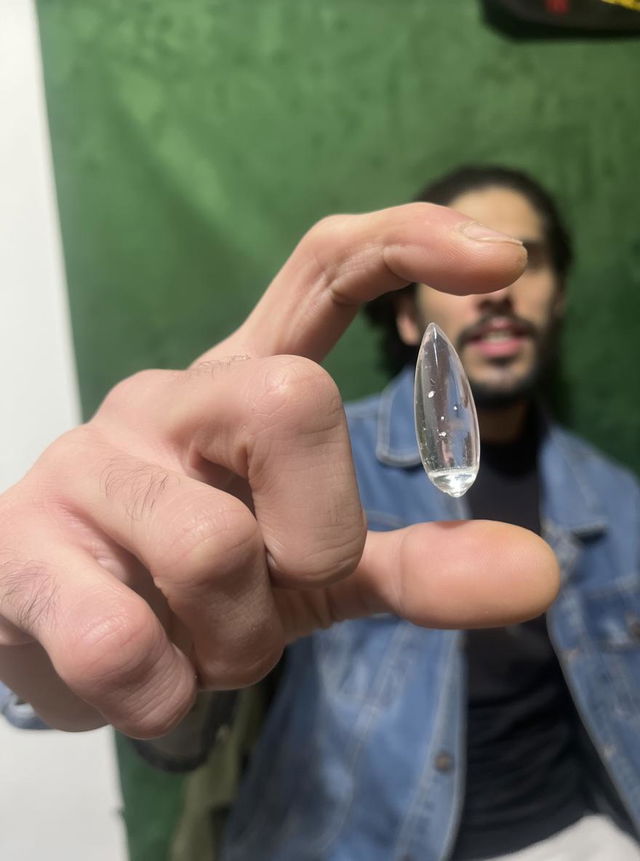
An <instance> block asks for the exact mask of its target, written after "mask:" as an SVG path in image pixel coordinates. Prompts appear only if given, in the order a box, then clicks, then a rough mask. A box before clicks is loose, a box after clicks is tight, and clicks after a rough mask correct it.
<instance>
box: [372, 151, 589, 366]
mask: <svg viewBox="0 0 640 861" xmlns="http://www.w3.org/2000/svg"><path fill="white" fill-rule="evenodd" d="M496 186H497V187H498V188H508V189H511V190H513V191H517V192H518V193H519V194H521V195H522V196H523V197H524V198H526V199H527V200H528V201H529V203H530V204H531V206H532V207H533V208H534V209H535V210H536V212H537V213H538V215H539V216H540V218H541V219H542V225H543V230H544V234H545V240H546V244H547V247H548V248H549V252H550V255H551V261H552V264H553V268H554V270H555V272H556V275H557V277H558V283H559V285H560V287H561V288H562V287H564V284H565V282H566V278H567V273H568V272H569V269H570V267H571V262H572V259H573V252H572V247H571V237H570V235H569V232H568V230H567V228H566V226H565V224H564V222H563V220H562V217H561V215H560V212H559V210H558V206H557V204H556V202H555V201H554V199H553V198H552V197H551V195H550V194H549V192H548V191H546V189H544V188H543V187H542V186H541V185H540V183H538V182H537V181H536V180H534V179H532V177H530V176H528V175H527V174H526V173H523V172H522V171H519V170H513V169H511V168H507V167H501V166H498V165H487V166H483V165H469V166H465V167H459V168H456V170H453V171H451V172H450V173H447V174H445V175H444V176H441V177H438V178H437V179H435V180H434V181H433V182H430V183H429V184H428V185H426V186H425V187H424V188H423V189H422V190H421V191H420V192H418V194H417V195H416V196H415V197H414V198H413V200H414V201H426V202H427V203H438V204H441V205H442V206H448V205H449V204H450V203H451V202H452V201H453V200H455V199H456V198H457V197H460V196H461V195H463V194H466V193H467V192H469V191H478V190H480V189H483V188H490V187H496ZM415 289H416V285H415V284H409V285H408V286H407V287H404V288H403V289H402V290H400V291H395V292H394V293H386V294H385V295H384V296H380V297H378V298H377V299H374V300H373V302H369V303H368V304H367V305H365V307H364V314H365V316H366V317H367V318H368V320H369V321H370V323H371V324H372V325H373V326H375V327H376V329H378V332H379V336H380V352H381V356H380V358H381V365H382V367H383V369H384V370H385V371H386V372H387V373H389V375H391V376H393V375H395V374H397V373H398V372H399V371H400V370H402V368H403V367H404V366H405V365H407V364H410V363H414V362H415V360H416V356H417V353H418V347H417V346H414V345H408V344H405V343H404V341H402V339H401V338H400V335H399V334H398V330H397V328H396V297H397V296H398V295H399V294H401V293H403V292H404V293H413V292H415Z"/></svg>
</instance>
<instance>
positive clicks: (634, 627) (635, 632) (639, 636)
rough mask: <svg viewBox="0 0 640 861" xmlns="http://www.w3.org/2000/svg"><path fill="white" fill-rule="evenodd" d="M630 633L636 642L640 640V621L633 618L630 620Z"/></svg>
mask: <svg viewBox="0 0 640 861" xmlns="http://www.w3.org/2000/svg"><path fill="white" fill-rule="evenodd" d="M629 633H630V634H631V636H632V637H633V639H634V640H640V619H636V618H633V619H630V620H629Z"/></svg>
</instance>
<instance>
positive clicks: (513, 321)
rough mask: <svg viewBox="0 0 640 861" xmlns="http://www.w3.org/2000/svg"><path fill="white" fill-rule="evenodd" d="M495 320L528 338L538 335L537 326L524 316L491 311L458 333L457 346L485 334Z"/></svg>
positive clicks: (459, 346)
mask: <svg viewBox="0 0 640 861" xmlns="http://www.w3.org/2000/svg"><path fill="white" fill-rule="evenodd" d="M497 320H499V321H500V322H501V323H507V324H508V325H509V326H510V327H511V328H513V329H514V330H515V331H516V332H517V334H518V335H525V336H528V337H530V338H537V337H538V330H537V328H536V327H535V326H534V325H533V323H531V322H530V321H529V320H525V319H524V317H519V316H518V315H517V314H504V313H502V314H496V313H492V314H485V316H484V317H481V318H480V320H478V322H477V323H474V324H473V325H472V326H467V328H466V329H463V330H462V332H460V334H459V335H458V339H457V340H458V343H457V348H458V349H460V348H461V347H464V345H465V344H467V343H469V341H474V340H477V339H478V338H481V337H482V336H483V335H484V334H485V331H486V329H487V328H489V327H491V326H492V325H493V323H494V322H495V321H497Z"/></svg>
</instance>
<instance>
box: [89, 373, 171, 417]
mask: <svg viewBox="0 0 640 861" xmlns="http://www.w3.org/2000/svg"><path fill="white" fill-rule="evenodd" d="M178 373H179V372H177V371H164V370H156V369H150V370H144V371H138V372H137V373H135V374H132V375H131V376H129V377H125V379H124V380H120V382H118V383H116V385H115V386H114V387H113V388H112V389H111V390H110V391H109V392H108V393H107V395H106V397H105V399H104V400H103V402H102V404H101V406H100V408H99V410H98V413H97V414H96V415H101V416H111V415H113V414H115V415H127V414H130V413H137V412H139V410H140V408H141V405H144V404H145V403H146V402H148V400H149V398H150V397H153V396H154V395H155V394H156V393H157V392H158V389H159V388H161V387H164V386H165V385H166V384H167V382H169V381H172V380H174V379H175V377H176V375H177V374H178Z"/></svg>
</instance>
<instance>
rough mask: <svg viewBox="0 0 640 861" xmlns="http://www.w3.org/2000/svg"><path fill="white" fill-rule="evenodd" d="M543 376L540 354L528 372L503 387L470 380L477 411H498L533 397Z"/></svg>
mask: <svg viewBox="0 0 640 861" xmlns="http://www.w3.org/2000/svg"><path fill="white" fill-rule="evenodd" d="M543 376H544V374H543V368H542V363H541V362H540V354H538V355H537V356H536V359H535V361H534V363H533V365H532V367H531V369H530V370H529V372H528V373H527V374H525V375H524V376H523V377H520V378H519V379H517V380H513V382H511V383H507V384H505V385H499V384H496V383H482V382H478V381H477V380H476V381H474V380H473V379H471V378H470V379H469V385H470V386H471V392H472V394H473V399H474V401H475V404H476V407H478V409H484V410H500V409H504V408H506V407H510V406H513V404H516V403H519V402H521V401H526V400H529V399H531V398H533V397H535V395H536V394H537V392H538V390H539V387H540V380H541V378H542V377H543Z"/></svg>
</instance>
